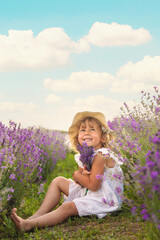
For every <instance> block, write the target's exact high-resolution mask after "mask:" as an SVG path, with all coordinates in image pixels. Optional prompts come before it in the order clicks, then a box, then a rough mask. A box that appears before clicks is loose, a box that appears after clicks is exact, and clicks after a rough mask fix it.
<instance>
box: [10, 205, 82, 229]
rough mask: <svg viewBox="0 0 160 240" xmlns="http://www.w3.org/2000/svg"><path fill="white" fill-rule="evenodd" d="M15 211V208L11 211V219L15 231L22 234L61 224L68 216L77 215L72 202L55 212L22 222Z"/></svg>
mask: <svg viewBox="0 0 160 240" xmlns="http://www.w3.org/2000/svg"><path fill="white" fill-rule="evenodd" d="M16 210H17V209H16V208H14V209H12V214H11V219H12V221H13V222H14V224H15V226H16V228H17V230H18V231H22V232H27V231H30V230H31V229H33V228H35V227H38V228H41V227H47V226H53V225H56V224H58V223H61V222H63V221H64V220H65V219H67V218H68V217H70V216H76V215H78V211H77V208H76V206H75V204H74V202H68V203H64V204H62V205H61V206H60V207H59V208H57V209H56V210H54V211H52V212H50V213H46V214H44V215H43V216H40V217H37V218H34V219H32V220H28V219H27V220H24V219H22V218H20V217H19V216H18V215H17V214H16Z"/></svg>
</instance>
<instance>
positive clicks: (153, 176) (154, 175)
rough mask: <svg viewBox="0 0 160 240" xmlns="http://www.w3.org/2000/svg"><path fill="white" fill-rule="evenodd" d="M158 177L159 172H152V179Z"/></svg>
mask: <svg viewBox="0 0 160 240" xmlns="http://www.w3.org/2000/svg"><path fill="white" fill-rule="evenodd" d="M157 175H158V172H157V171H152V172H151V177H152V179H154V178H156V177H157Z"/></svg>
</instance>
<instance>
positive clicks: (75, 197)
mask: <svg viewBox="0 0 160 240" xmlns="http://www.w3.org/2000/svg"><path fill="white" fill-rule="evenodd" d="M68 135H69V139H70V143H71V145H72V148H74V149H75V150H76V149H77V144H80V145H81V146H82V145H83V143H87V146H88V147H91V146H92V147H93V148H94V150H95V152H94V157H93V161H92V168H91V171H87V170H86V167H85V166H83V164H82V162H81V161H80V160H79V158H80V154H77V155H76V156H75V160H76V162H77V163H78V165H79V170H77V171H75V172H74V174H73V180H74V181H73V180H71V179H66V178H64V177H57V178H55V179H54V180H53V181H52V183H51V184H50V187H49V189H48V191H47V194H46V196H45V198H44V200H43V202H42V205H41V206H40V208H39V209H38V211H37V212H36V213H35V214H34V215H33V216H31V217H30V218H28V219H26V220H25V219H23V218H21V217H19V216H18V215H17V214H16V211H17V209H16V208H14V209H12V213H11V219H12V221H13V222H14V224H15V226H16V228H17V229H18V230H19V231H23V232H26V231H29V230H31V229H33V228H35V227H38V228H40V227H46V226H53V225H55V224H58V223H61V222H63V221H64V220H65V219H67V218H68V217H70V216H76V215H79V216H86V215H92V214H94V215H97V216H98V217H99V218H102V217H104V216H106V215H107V213H108V212H112V211H116V210H119V209H120V208H121V204H122V192H123V182H122V177H123V173H122V170H121V168H120V164H122V163H121V161H120V160H119V159H118V157H117V156H116V155H115V154H114V153H113V152H112V151H111V147H110V145H109V142H110V141H111V140H112V139H113V138H112V134H111V131H110V130H109V128H108V126H107V123H106V120H105V117H104V115H103V114H102V113H100V112H79V113H77V114H76V115H75V117H74V119H73V122H72V125H71V127H70V128H69V131H68ZM61 192H62V193H63V194H64V195H66V200H65V201H64V202H63V204H62V205H61V206H59V207H58V208H57V209H56V210H54V211H51V210H52V209H53V208H54V207H55V206H56V205H57V204H58V203H59V201H60V197H61Z"/></svg>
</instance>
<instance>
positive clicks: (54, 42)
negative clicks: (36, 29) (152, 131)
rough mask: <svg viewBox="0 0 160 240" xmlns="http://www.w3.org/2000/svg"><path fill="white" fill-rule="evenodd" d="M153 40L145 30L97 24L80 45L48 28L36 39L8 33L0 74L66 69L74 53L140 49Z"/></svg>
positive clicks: (2, 39)
mask: <svg viewBox="0 0 160 240" xmlns="http://www.w3.org/2000/svg"><path fill="white" fill-rule="evenodd" d="M150 39H151V35H150V33H149V32H148V31H147V30H145V29H144V28H139V29H132V27H131V26H129V25H120V24H118V23H111V24H107V23H101V22H95V23H94V24H93V25H92V27H91V29H90V30H89V34H88V35H87V36H84V37H82V38H81V39H79V40H78V41H77V42H75V41H72V40H71V39H70V38H69V36H68V35H67V34H66V33H65V31H64V29H63V28H56V27H53V28H47V29H44V30H43V31H41V32H40V33H39V34H38V35H37V36H34V33H33V32H32V30H24V31H19V30H9V31H8V36H6V35H2V34H0V53H1V58H0V72H1V71H17V70H26V69H29V70H42V69H54V68H57V67H60V66H66V65H67V64H68V63H69V62H70V55H71V53H77V54H78V53H81V52H87V51H89V50H90V44H93V45H96V46H100V47H105V46H109V47H110V46H126V45H131V46H135V45H139V44H144V43H146V42H148V41H149V40H150Z"/></svg>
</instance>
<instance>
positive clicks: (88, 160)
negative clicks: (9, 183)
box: [77, 142, 95, 171]
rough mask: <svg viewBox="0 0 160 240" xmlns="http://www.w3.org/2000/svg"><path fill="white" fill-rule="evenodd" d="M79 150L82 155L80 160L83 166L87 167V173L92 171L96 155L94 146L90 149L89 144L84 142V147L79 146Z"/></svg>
mask: <svg viewBox="0 0 160 240" xmlns="http://www.w3.org/2000/svg"><path fill="white" fill-rule="evenodd" d="M77 150H78V151H79V153H80V158H79V160H80V161H81V162H82V164H83V166H84V165H85V166H86V169H87V171H91V167H92V160H93V157H94V154H95V150H94V148H93V147H92V146H91V147H88V145H87V143H86V142H84V143H83V145H82V146H81V145H80V144H77Z"/></svg>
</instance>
